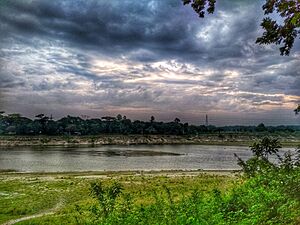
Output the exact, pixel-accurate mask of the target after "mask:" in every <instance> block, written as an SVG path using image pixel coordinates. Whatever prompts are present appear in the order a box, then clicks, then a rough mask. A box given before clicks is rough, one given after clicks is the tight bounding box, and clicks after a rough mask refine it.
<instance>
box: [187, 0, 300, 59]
mask: <svg viewBox="0 0 300 225" xmlns="http://www.w3.org/2000/svg"><path fill="white" fill-rule="evenodd" d="M182 1H183V4H184V5H189V4H191V6H192V8H193V9H194V11H195V12H196V13H197V14H198V15H199V17H202V18H203V17H204V15H205V12H207V13H208V14H212V13H214V11H215V4H216V0H182ZM262 9H263V10H264V13H265V15H269V14H272V13H274V12H276V14H279V16H280V17H281V18H282V19H283V21H282V25H281V24H280V22H279V20H280V19H278V21H276V20H274V19H271V18H270V17H265V18H264V19H263V21H262V23H261V26H262V28H263V29H264V33H263V35H262V36H261V37H258V38H257V39H256V43H257V44H260V45H265V44H267V45H268V44H276V45H280V46H281V47H280V48H279V50H280V54H281V55H289V54H290V50H291V49H292V47H293V44H294V41H295V38H296V37H297V36H298V35H299V34H300V7H299V0H290V1H287V0H266V2H265V4H264V5H263V7H262Z"/></svg>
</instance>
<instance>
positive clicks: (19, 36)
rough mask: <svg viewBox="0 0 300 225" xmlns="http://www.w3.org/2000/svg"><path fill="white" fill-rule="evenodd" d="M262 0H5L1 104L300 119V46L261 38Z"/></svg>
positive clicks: (61, 110)
mask: <svg viewBox="0 0 300 225" xmlns="http://www.w3.org/2000/svg"><path fill="white" fill-rule="evenodd" d="M262 4H263V2H262V1H252V0H248V1H247V0H241V1H238V0H235V1H232V0H227V1H226V0H222V1H218V3H217V8H216V12H215V13H214V14H213V15H210V16H207V17H206V18H205V19H200V18H198V17H197V15H196V14H195V13H194V12H193V10H192V9H191V8H190V7H189V6H183V5H182V2H181V0H138V1H137V0H111V1H107V0H98V1H97V0H73V1H71V0H51V1H49V0H14V1H9V0H1V1H0V48H1V49H0V66H1V70H0V107H1V109H3V110H4V111H7V112H19V113H21V114H22V115H25V116H31V117H32V116H34V115H35V114H37V113H45V114H53V115H54V117H55V118H59V117H61V116H63V115H66V114H71V115H89V116H91V117H96V116H98V117H100V116H105V115H116V114H118V113H121V114H122V115H127V117H129V118H131V119H143V120H148V119H149V118H150V116H151V115H154V116H155V118H156V119H157V120H164V121H168V120H173V119H174V118H175V117H179V118H180V119H181V120H182V121H184V122H189V123H194V124H203V123H204V119H205V114H208V115H209V119H210V123H211V124H214V125H233V124H255V125H256V124H258V123H260V122H264V123H265V124H268V125H278V124H299V117H298V118H297V117H296V116H295V115H294V114H293V111H292V110H293V108H295V106H296V105H297V103H299V102H300V44H299V41H298V40H297V41H296V44H295V46H294V48H293V50H292V52H291V54H290V56H288V57H286V56H280V54H279V50H278V46H258V45H256V44H255V40H256V37H258V36H259V35H260V34H262V30H261V28H260V26H259V24H260V22H261V19H262V18H263V16H264V15H263V11H262V9H261V6H262Z"/></svg>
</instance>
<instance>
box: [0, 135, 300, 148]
mask: <svg viewBox="0 0 300 225" xmlns="http://www.w3.org/2000/svg"><path fill="white" fill-rule="evenodd" d="M266 135H268V136H270V137H274V138H278V139H279V140H280V142H281V143H282V144H283V145H284V146H297V145H300V135H299V134H289V135H285V136H282V135H271V134H260V133H254V134H249V133H247V134H222V135H218V134H203V135H197V136H175V135H98V136H0V146H80V145H83V146H98V145H136V144H146V145H152V144H153V145H162V144H203V145H237V146H249V145H250V144H251V143H253V142H254V141H255V140H258V139H259V138H261V137H263V136H266Z"/></svg>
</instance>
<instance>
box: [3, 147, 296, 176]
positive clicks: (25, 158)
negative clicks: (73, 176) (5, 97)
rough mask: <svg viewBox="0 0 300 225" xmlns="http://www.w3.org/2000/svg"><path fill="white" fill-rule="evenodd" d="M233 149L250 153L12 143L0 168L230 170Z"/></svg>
mask: <svg viewBox="0 0 300 225" xmlns="http://www.w3.org/2000/svg"><path fill="white" fill-rule="evenodd" d="M286 150H290V149H288V148H284V149H283V151H286ZM234 153H236V154H238V155H239V156H240V157H241V158H243V159H247V158H249V157H250V156H251V151H250V150H249V147H240V146H216V145H131V146H114V145H109V146H100V147H72V148H71V147H13V148H0V170H16V171H20V172H70V171H127V170H145V171H148V170H197V169H203V170H233V169H239V166H238V165H237V163H236V162H237V160H236V158H235V157H234Z"/></svg>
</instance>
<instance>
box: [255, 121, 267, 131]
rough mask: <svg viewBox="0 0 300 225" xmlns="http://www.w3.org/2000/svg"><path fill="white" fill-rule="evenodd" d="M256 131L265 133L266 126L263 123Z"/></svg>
mask: <svg viewBox="0 0 300 225" xmlns="http://www.w3.org/2000/svg"><path fill="white" fill-rule="evenodd" d="M255 130H256V131H258V132H263V131H267V128H266V126H265V125H264V124H263V123H261V124H259V125H258V126H257V127H256V129H255Z"/></svg>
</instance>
